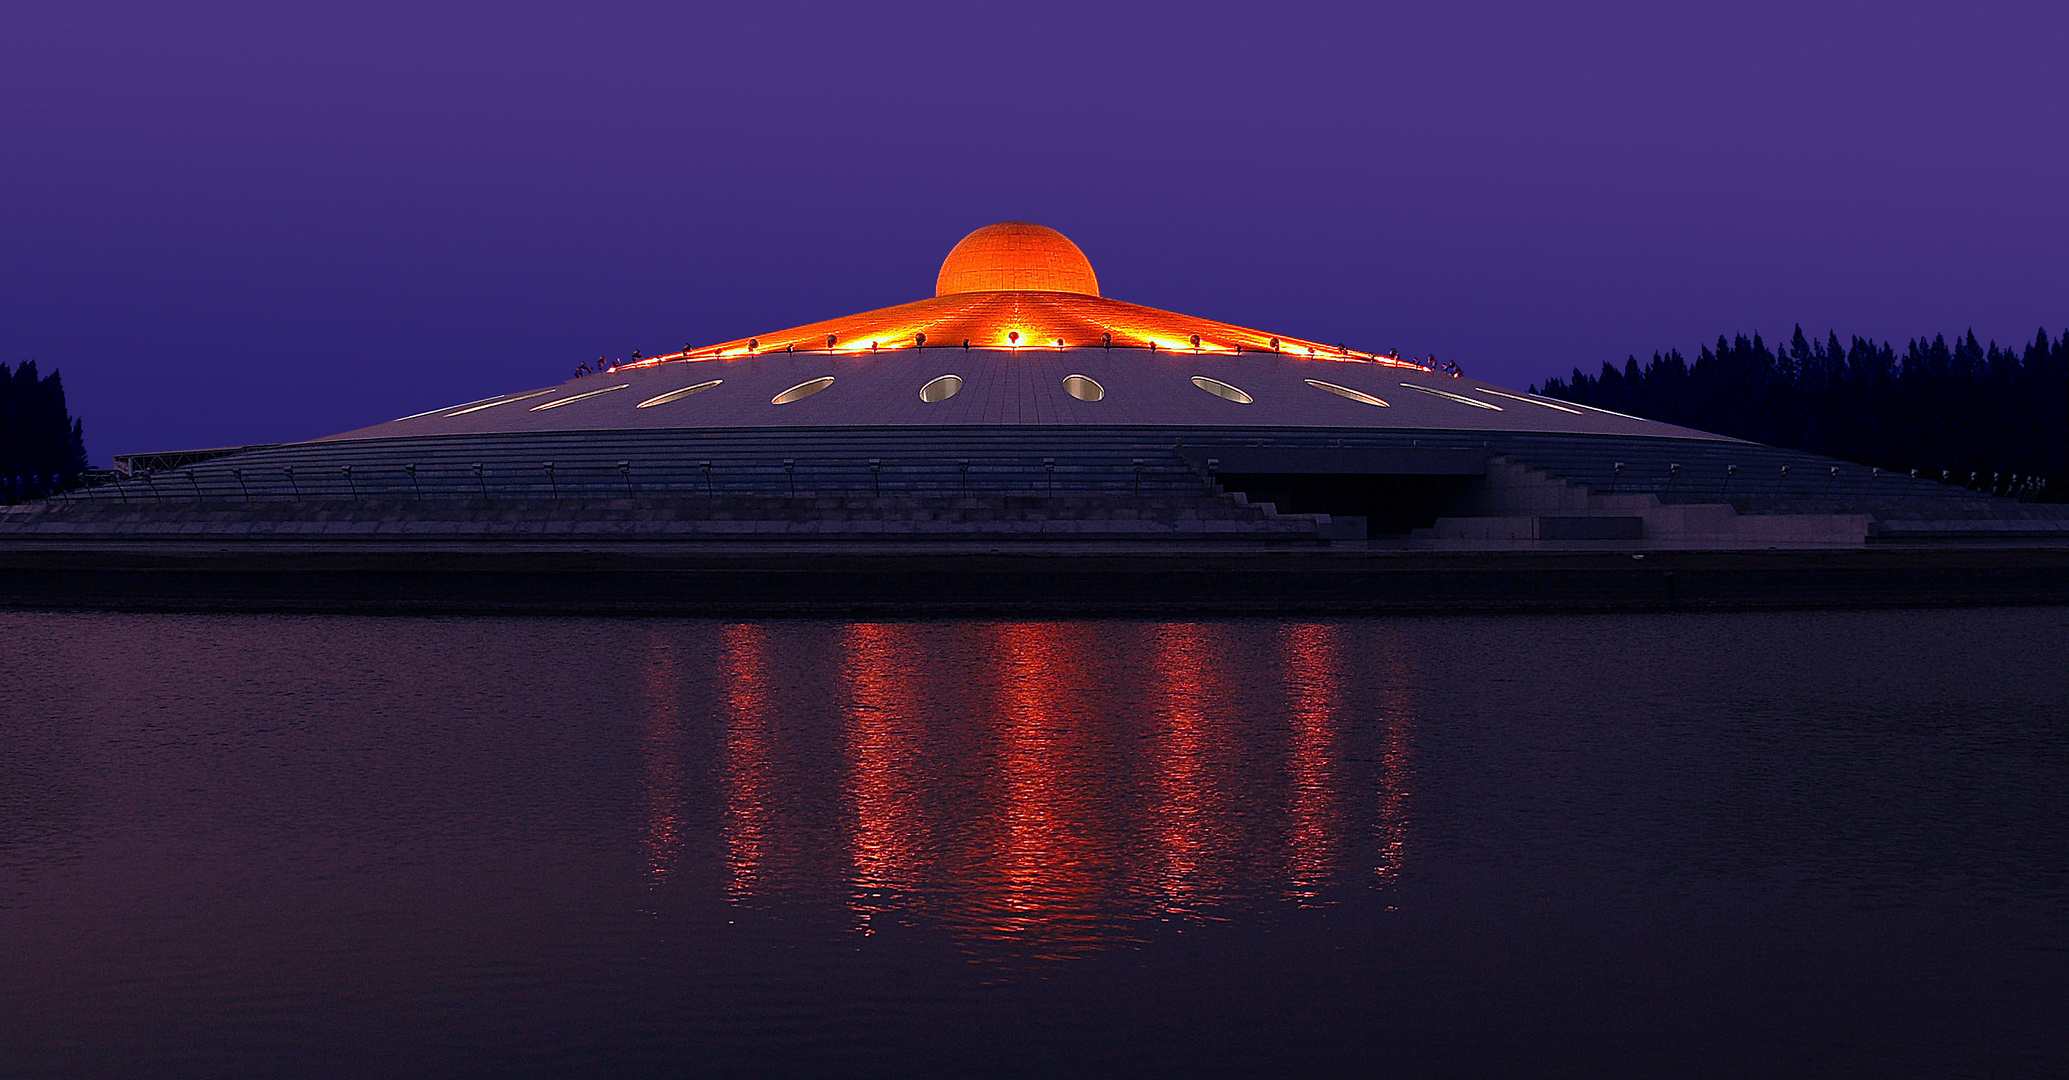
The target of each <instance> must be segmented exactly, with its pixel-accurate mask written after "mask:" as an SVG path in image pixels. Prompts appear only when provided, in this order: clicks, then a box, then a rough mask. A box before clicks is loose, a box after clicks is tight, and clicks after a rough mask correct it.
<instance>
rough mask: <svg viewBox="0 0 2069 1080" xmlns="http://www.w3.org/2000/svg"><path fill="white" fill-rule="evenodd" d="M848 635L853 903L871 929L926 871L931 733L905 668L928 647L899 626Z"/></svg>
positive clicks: (863, 627) (851, 630)
mask: <svg viewBox="0 0 2069 1080" xmlns="http://www.w3.org/2000/svg"><path fill="white" fill-rule="evenodd" d="M841 637H842V641H841V644H842V652H843V656H844V659H843V662H842V676H843V679H844V681H845V682H846V684H847V688H848V705H847V709H846V713H847V716H846V721H847V739H848V760H849V763H850V767H851V772H850V774H849V777H848V783H847V798H848V804H849V810H850V813H851V815H852V820H853V830H854V837H853V850H854V888H853V896H852V899H851V901H850V903H851V904H852V906H853V907H854V909H855V912H856V914H857V915H858V916H859V917H860V918H861V919H862V921H863V923H864V924H865V926H866V925H867V924H868V922H869V920H870V919H871V918H872V917H873V916H874V915H876V914H878V913H880V912H882V911H885V910H887V909H888V908H889V907H890V905H891V904H892V903H893V902H894V900H895V899H896V898H897V896H898V895H899V894H901V893H905V892H909V891H911V889H912V887H913V885H914V884H915V881H916V878H917V876H918V874H919V872H920V863H921V860H922V856H921V851H922V846H921V844H922V836H921V832H920V830H921V827H922V819H921V806H920V800H919V792H920V789H921V786H922V784H923V780H922V779H921V778H920V777H919V776H918V775H917V774H916V771H917V768H918V764H919V760H918V759H919V756H920V750H921V747H922V746H923V745H924V730H923V728H922V726H921V711H920V706H919V703H918V702H917V701H916V700H915V699H914V683H913V680H912V679H911V678H910V673H909V671H907V670H906V669H905V666H904V665H905V664H906V663H907V662H909V661H910V660H911V659H912V658H913V657H916V656H919V655H921V654H922V649H921V647H920V645H919V643H918V642H917V641H915V640H913V638H914V634H913V631H912V628H911V627H909V626H904V625H898V624H882V623H863V624H858V625H853V626H849V627H847V628H846V629H845V631H844V632H843V633H842V635H841Z"/></svg>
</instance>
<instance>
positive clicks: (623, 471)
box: [618, 461, 632, 499]
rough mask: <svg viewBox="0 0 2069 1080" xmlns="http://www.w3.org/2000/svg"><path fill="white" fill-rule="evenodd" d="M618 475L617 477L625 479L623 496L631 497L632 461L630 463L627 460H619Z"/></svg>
mask: <svg viewBox="0 0 2069 1080" xmlns="http://www.w3.org/2000/svg"><path fill="white" fill-rule="evenodd" d="M618 475H619V477H621V478H622V479H623V480H624V481H625V497H626V498H628V499H629V498H631V497H632V463H631V462H629V461H621V462H619V463H618Z"/></svg>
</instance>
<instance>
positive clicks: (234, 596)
mask: <svg viewBox="0 0 2069 1080" xmlns="http://www.w3.org/2000/svg"><path fill="white" fill-rule="evenodd" d="M2025 604H2069V550H2063V549H2059V548H2045V549H2033V548H2028V549H2018V548H1995V549H1985V548H1969V549H1956V550H1948V549H1937V550H1930V549H1870V550H1865V551H1863V550H1845V551H1830V550H1823V551H1821V550H1785V551H1772V550H1771V551H1753V552H1749V551H1727V552H1705V551H1658V550H1654V551H1647V552H1643V553H1632V552H1629V551H1586V552H1472V553H1454V552H1401V551H1371V550H1356V549H1353V550H1345V549H1307V550H1299V549H1278V550H1271V549H1265V550H1259V549H1246V550H1223V551H1199V550H1185V551H1169V552H1156V551H1142V550H1135V551H1107V552H1089V551H1082V550H1080V551H1033V550H1018V551H1014V550H1007V551H993V550H982V549H980V550H970V549H961V550H940V549H937V550H931V551H926V550H920V551H915V550H912V549H909V548H908V549H904V550H900V551H896V552H891V551H884V550H881V549H878V550H873V551H872V550H856V549H842V550H817V551H815V550H811V549H808V548H799V547H792V546H786V547H784V548H783V549H780V550H768V549H759V550H756V549H734V550H724V551H714V550H711V549H708V548H706V549H703V550H695V551H687V550H684V549H683V548H682V547H680V546H677V545H654V546H651V547H643V548H642V547H634V546H632V545H627V546H626V547H624V548H619V549H594V548H592V549H588V550H566V549H556V548H555V547H553V546H551V545H540V546H530V547H527V546H521V545H511V546H508V547H502V548H497V547H493V546H488V545H469V546H468V547H467V549H465V550H454V549H446V550H440V549H438V548H437V547H435V546H428V545H427V546H422V547H413V548H410V549H403V550H398V549H396V548H394V547H392V546H389V545H383V547H382V549H381V550H352V549H351V548H350V547H349V546H345V545H336V546H333V545H324V547H323V548H321V549H320V550H310V549H297V547H296V546H295V545H278V546H269V547H266V548H263V549H257V548H245V549H240V550H223V549H222V548H221V547H220V546H216V547H213V548H210V547H208V546H204V545H193V546H184V545H182V546H179V547H177V548H175V547H174V546H173V545H137V546H131V547H120V548H117V547H108V548H74V549H70V550H58V549H52V548H41V549H29V550H23V549H16V550H0V608H6V609H17V610H20V609H88V610H108V611H228V612H308V613H318V612H339V613H394V614H407V613H425V614H467V613H473V614H526V613H536V614H569V615H575V614H579V615H752V616H776V615H887V616H895V615H1059V616H1062V615H1131V614H1143V615H1158V614H1182V613H1197V614H1229V615H1243V614H1260V615H1262V614H1314V615H1332V614H1334V615H1353V614H1396V613H1398V614H1409V613H1439V612H1543V611H1729V610H1765V609H1787V608H1798V609H1801V608H1871V607H1936V606H1979V605H2025Z"/></svg>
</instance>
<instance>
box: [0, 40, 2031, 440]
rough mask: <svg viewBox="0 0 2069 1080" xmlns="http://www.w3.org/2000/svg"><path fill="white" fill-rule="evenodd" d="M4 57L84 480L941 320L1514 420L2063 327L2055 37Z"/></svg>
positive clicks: (12, 124)
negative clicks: (1185, 330)
mask: <svg viewBox="0 0 2069 1080" xmlns="http://www.w3.org/2000/svg"><path fill="white" fill-rule="evenodd" d="M308 7H309V5H299V4H278V3H254V4H249V5H231V4H206V3H196V4H165V3H141V2H127V3H93V2H89V0H65V2H62V3H38V2H33V0H15V2H12V3H9V4H7V5H6V7H5V9H4V12H0V206H4V208H5V209H4V212H0V359H4V360H8V361H15V360H21V359H31V358H33V359H35V360H36V361H38V363H39V364H40V365H42V366H43V367H44V369H45V370H48V369H49V368H51V367H53V366H54V367H56V368H58V369H60V370H62V371H63V372H64V376H65V383H66V389H67V391H68V392H69V394H70V397H71V403H72V407H73V411H74V412H75V413H76V414H78V415H80V416H82V417H83V418H84V419H85V421H86V430H87V439H88V444H89V449H90V450H91V452H92V454H93V456H94V459H95V460H96V462H103V463H104V462H105V461H106V458H107V456H108V455H109V454H112V453H121V452H125V451H134V450H164V449H175V448H184V447H197V446H211V445H228V444H239V443H248V442H271V441H278V440H287V439H300V438H309V437H314V436H318V435H323V434H327V433H330V432H333V431H339V430H343V429H347V428H352V427H357V426H360V425H363V424H368V423H373V422H377V421H381V420H386V419H390V418H392V417H395V416H400V415H403V414H405V413H412V412H416V411H418V410H421V409H426V408H431V407H433V406H436V405H439V404H441V403H446V402H457V401H463V400H468V399H472V398H479V397H482V396H485V395H489V394H493V393H496V392H499V391H504V390H510V389H516V388H521V387H528V386H533V385H542V384H546V383H550V382H554V381H558V380H559V379H560V378H562V377H564V376H565V375H566V374H568V372H569V371H570V370H571V369H572V368H573V367H574V365H575V364H576V363H577V362H578V361H581V360H583V359H585V358H594V357H595V356H596V355H597V354H599V353H609V354H611V355H613V356H623V355H625V354H626V353H629V352H630V351H631V350H632V349H635V348H638V349H643V350H646V351H648V352H653V351H658V350H663V349H668V348H677V347H680V346H681V345H682V344H683V342H685V341H693V342H697V343H700V344H702V343H706V342H711V341H717V340H721V339H725V338H731V337H735V336H739V335H743V334H751V333H761V332H765V331H769V330H774V329H778V328H781V327H784V326H789V325H793V324H797V323H802V322H808V321H811V320H815V319H820V318H826V317H831V316H834V315H839V314H842V313H846V312H851V311H860V310H863V309H867V308H873V307H879V306H882V305H886V304H893V303H898V302H902V301H906V300H912V299H917V298H920V297H922V296H926V295H929V294H931V292H932V289H933V277H934V272H935V269H936V268H937V266H938V265H939V263H940V260H941V257H942V256H943V255H944V254H946V253H947V251H948V249H949V247H950V246H951V245H953V244H954V242H955V241H956V239H957V238H959V237H960V236H962V235H963V234H964V233H965V232H967V231H969V230H970V229H973V228H976V227H977V226H980V225H984V224H987V223H989V222H993V221H998V220H1001V219H1007V218H1020V219H1025V220H1031V221H1038V222H1041V223H1043V224H1047V225H1051V226H1054V227H1056V228H1058V229H1061V230H1062V231H1063V232H1065V233H1066V234H1068V235H1069V236H1071V237H1072V238H1073V239H1075V240H1076V241H1077V242H1078V244H1079V245H1080V246H1081V247H1083V248H1084V249H1085V251H1086V253H1087V254H1088V255H1089V256H1090V257H1091V259H1092V263H1093V265H1094V266H1095V267H1096V268H1097V270H1098V272H1099V276H1100V281H1101V283H1102V285H1103V286H1104V288H1105V291H1106V293H1107V294H1108V295H1110V296H1115V297H1118V298H1120V299H1124V300H1130V301H1134V302H1136V303H1144V304H1151V305H1155V306H1158V307H1167V308H1173V309H1176V310H1179V311H1183V312H1188V313H1192V314H1197V315H1202V316H1209V317H1213V318H1218V319H1223V320H1226V321H1230V322H1236V323H1243V324H1247V325H1251V326H1255V327H1259V328H1262V329H1265V330H1269V331H1277V332H1282V333H1288V334H1295V335H1301V336H1306V337H1313V338H1319V339H1322V340H1327V341H1345V342H1349V343H1351V344H1353V345H1356V346H1360V347H1365V348H1376V349H1383V348H1388V347H1398V348H1400V349H1401V350H1402V351H1403V352H1404V353H1411V354H1416V355H1421V354H1424V353H1429V352H1435V353H1437V354H1438V355H1439V356H1440V357H1442V358H1449V359H1456V360H1458V361H1460V362H1461V363H1462V364H1463V365H1465V367H1466V369H1467V371H1468V372H1470V373H1471V374H1473V375H1476V376H1480V377H1483V378H1490V379H1494V380H1496V381H1500V382H1507V383H1510V384H1514V385H1523V384H1526V383H1529V382H1533V381H1538V380H1541V379H1543V378H1544V377H1545V376H1547V375H1551V374H1563V373H1565V372H1566V371H1567V370H1568V369H1570V368H1572V367H1573V366H1575V365H1577V364H1578V365H1582V366H1584V367H1587V368H1589V369H1593V368H1595V367H1596V366H1598V365H1599V364H1600V363H1601V362H1602V361H1603V360H1604V359H1615V360H1621V359H1622V358H1623V357H1624V356H1625V355H1626V354H1628V353H1634V352H1635V353H1638V354H1640V355H1641V356H1644V355H1649V354H1650V353H1651V352H1652V351H1653V350H1654V349H1660V348H1666V347H1670V346H1679V347H1681V348H1683V349H1685V350H1692V349H1693V347H1694V346H1696V345H1698V344H1699V343H1701V342H1703V341H1706V340H1709V339H1713V338H1714V337H1715V336H1716V335H1717V334H1718V333H1720V332H1732V331H1742V330H1744V331H1750V330H1756V329H1757V330H1759V331H1761V332H1763V333H1766V334H1767V335H1769V336H1770V337H1775V336H1786V335H1787V334H1788V332H1789V329H1790V327H1791V326H1792V325H1793V324H1795V323H1798V322H1801V323H1802V324H1803V325H1804V327H1805V329H1806V330H1809V331H1812V332H1817V333H1822V332H1823V331H1824V330H1825V329H1827V328H1832V329H1837V330H1838V331H1839V332H1840V334H1841V335H1842V336H1845V335H1848V334H1855V333H1858V334H1863V335H1867V336H1872V337H1875V338H1887V339H1896V340H1899V341H1901V340H1902V339H1904V338H1906V337H1907V336H1915V335H1919V334H1929V333H1934V332H1940V331H1945V332H1948V333H1954V332H1958V331H1960V330H1964V329H1967V328H1969V327H1973V328H1975V330H1976V332H1977V333H1978V334H1979V335H1981V336H1984V337H1986V338H1988V337H1995V338H1997V339H1998V340H2000V341H2008V340H2012V339H2021V340H2023V339H2026V338H2030V337H2031V335H2032V334H2033V331H2034V330H2035V329H2036V327H2038V326H2041V325H2045V326H2047V327H2048V329H2049V330H2050V332H2056V331H2059V330H2060V329H2061V328H2062V326H2063V325H2064V323H2069V260H2065V258H2064V256H2065V253H2069V243H2065V241H2069V199H2065V198H2064V191H2065V190H2069V5H2063V4H2061V3H2059V2H2056V3H2046V4H2039V3H2035V4H2009V3H2007V4H1995V5H1978V4H1972V3H1971V4H1954V3H1949V4H1904V3H1884V4H1868V3H1859V2H1856V3H1849V4H1838V5H1835V4H1816V3H1803V2H1792V3H1778V4H1766V3H1743V2H1740V3H1729V4H1725V3H1713V4H1705V5H1689V4H1660V3H1656V2H1644V3H1631V4H1598V5H1592V6H1588V7H1587V8H1586V9H1585V10H1579V9H1577V7H1576V5H1571V4H1563V3H1544V4H1517V3H1505V4H1473V3H1429V2H1425V3H1418V4H1412V5H1401V6H1399V7H1386V6H1381V5H1375V4H1370V3H1360V4H1337V5H1305V6H1302V5H1294V4H1285V3H1279V4H1262V3H1256V4H1246V5H1212V4H1197V3H1196V4H1191V5H1169V6H1168V7H1163V8H1157V9H1150V8H1138V7H1132V6H1128V5H1122V4H1117V3H1111V2H1101V3H1086V4H1067V3H1047V4H1020V5H985V4H968V3H964V4H939V5H902V6H901V5H890V4H874V5H856V4H840V5H834V4H780V3H760V4H735V5H726V6H723V7H721V6H718V5H698V4H681V3H677V4H655V5H650V6H644V5H609V6H606V5H600V4H579V5H577V4H568V5H560V6H546V5H536V4H522V3H508V2H498V3H493V4H486V3H485V4H480V5H476V6H471V7H470V6H461V5H445V6H435V5H431V4H427V3H423V2H412V3H407V4H396V5H380V4H374V3H367V2H355V3H352V4H339V5H334V6H333V8H332V10H330V11H329V12H328V13H312V12H311V11H309V10H307V9H308Z"/></svg>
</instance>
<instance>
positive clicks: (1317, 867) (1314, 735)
mask: <svg viewBox="0 0 2069 1080" xmlns="http://www.w3.org/2000/svg"><path fill="white" fill-rule="evenodd" d="M1341 634H1342V629H1341V628H1340V627H1338V626H1333V625H1318V624H1313V623H1305V624H1300V625H1294V626H1288V627H1286V628H1285V629H1284V630H1283V631H1282V632H1281V640H1282V643H1283V645H1284V648H1285V651H1286V690H1287V694H1288V697H1289V698H1290V699H1291V704H1292V708H1293V716H1292V720H1293V732H1292V735H1293V739H1292V742H1293V745H1292V753H1291V755H1290V762H1289V771H1290V772H1291V773H1292V780H1293V793H1292V807H1291V810H1292V812H1291V814H1290V817H1291V819H1292V820H1291V827H1290V829H1289V834H1288V836H1287V851H1288V856H1289V863H1290V865H1289V867H1288V871H1289V873H1288V876H1289V878H1290V884H1291V889H1290V890H1289V892H1290V895H1291V897H1292V898H1293V899H1295V900H1298V901H1300V902H1303V903H1306V902H1311V901H1313V900H1314V899H1315V898H1316V897H1317V896H1319V895H1320V894H1321V891H1322V888H1323V887H1324V886H1325V885H1327V884H1329V879H1330V877H1331V873H1330V871H1331V870H1332V868H1334V867H1335V865H1336V848H1337V844H1338V836H1337V827H1338V816H1339V815H1338V811H1337V809H1336V807H1335V802H1336V799H1337V795H1338V786H1339V784H1340V783H1341V780H1340V778H1339V777H1338V774H1337V756H1338V746H1337V740H1338V732H1337V728H1338V724H1339V721H1338V717H1337V713H1338V707H1339V699H1340V693H1341V676H1340V675H1339V670H1340V669H1339V667H1338V651H1339V649H1338V641H1337V639H1338V637H1339V636H1340V635H1341Z"/></svg>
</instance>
